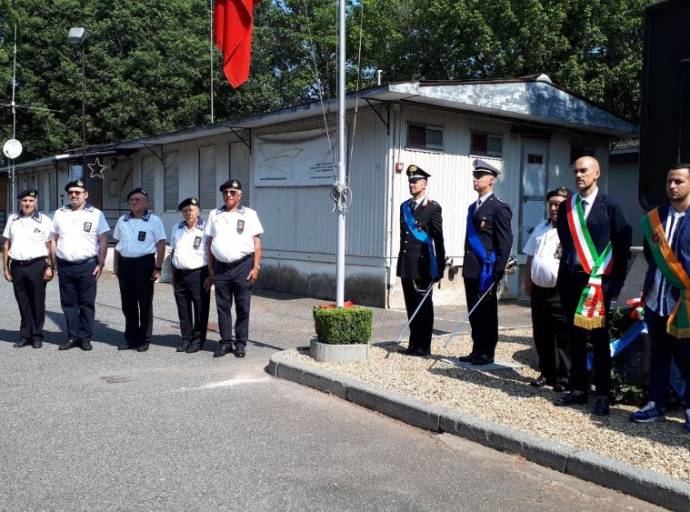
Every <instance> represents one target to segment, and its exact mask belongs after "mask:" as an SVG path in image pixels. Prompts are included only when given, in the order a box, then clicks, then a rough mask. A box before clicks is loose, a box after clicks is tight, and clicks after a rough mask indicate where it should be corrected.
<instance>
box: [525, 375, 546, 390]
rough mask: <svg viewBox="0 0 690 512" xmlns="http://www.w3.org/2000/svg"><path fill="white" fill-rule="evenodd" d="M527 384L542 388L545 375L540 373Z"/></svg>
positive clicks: (544, 383) (544, 384)
mask: <svg viewBox="0 0 690 512" xmlns="http://www.w3.org/2000/svg"><path fill="white" fill-rule="evenodd" d="M529 385H530V386H532V387H533V388H543V387H544V386H546V377H544V376H543V375H540V376H539V377H537V378H536V379H534V380H531V381H530V383H529Z"/></svg>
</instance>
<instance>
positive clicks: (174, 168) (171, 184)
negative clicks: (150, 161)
mask: <svg viewBox="0 0 690 512" xmlns="http://www.w3.org/2000/svg"><path fill="white" fill-rule="evenodd" d="M178 182H179V170H178V153H177V151H173V152H170V153H164V154H163V184H164V187H165V195H164V198H163V208H164V209H165V210H166V211H174V210H177V204H178V202H179V201H178V199H179V197H178V195H179V187H178Z"/></svg>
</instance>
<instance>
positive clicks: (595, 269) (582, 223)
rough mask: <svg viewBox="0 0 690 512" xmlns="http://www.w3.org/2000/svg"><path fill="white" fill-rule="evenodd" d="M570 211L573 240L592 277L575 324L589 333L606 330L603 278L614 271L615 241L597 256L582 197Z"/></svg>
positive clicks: (577, 197)
mask: <svg viewBox="0 0 690 512" xmlns="http://www.w3.org/2000/svg"><path fill="white" fill-rule="evenodd" d="M566 211H567V216H568V227H569V228H570V234H571V235H572V237H573V242H574V244H575V249H576V250H577V254H578V256H579V257H580V262H582V268H583V269H584V271H585V272H586V273H587V274H589V281H587V286H585V288H584V290H582V294H581V295H580V302H579V303H578V305H577V309H576V310H575V318H574V320H573V323H574V324H575V325H576V326H578V327H582V328H583V329H588V330H591V329H597V328H599V327H605V326H606V308H605V306H604V292H603V290H602V288H601V279H602V276H603V275H606V274H608V273H609V272H610V271H611V265H612V263H613V258H612V254H611V242H609V243H608V244H606V247H605V248H604V250H603V251H602V252H601V254H599V253H597V248H596V247H595V245H594V242H592V237H591V236H590V235H589V229H587V222H586V220H585V212H584V210H583V208H582V199H581V198H580V194H574V195H573V197H572V198H571V199H570V200H569V201H568V203H567V204H566Z"/></svg>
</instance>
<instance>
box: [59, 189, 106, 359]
mask: <svg viewBox="0 0 690 512" xmlns="http://www.w3.org/2000/svg"><path fill="white" fill-rule="evenodd" d="M65 192H66V193H67V195H68V196H69V204H67V205H65V206H63V207H62V208H60V209H58V210H57V211H56V212H55V215H54V216H53V237H54V239H55V242H56V244H57V245H56V247H55V257H56V260H57V267H56V268H57V270H58V277H59V279H58V281H59V283H60V304H61V305H62V311H63V312H64V313H65V320H66V323H67V342H66V343H63V344H62V345H60V346H59V347H58V348H59V350H68V349H71V348H74V347H81V349H82V350H91V349H92V348H93V347H92V346H91V339H92V337H93V323H94V317H95V313H96V290H97V288H96V283H97V282H98V278H99V277H100V275H101V272H103V265H104V264H105V255H106V253H107V251H108V238H107V236H106V234H107V233H108V231H109V230H110V227H109V226H108V223H107V222H106V220H105V216H104V215H103V212H102V211H100V210H99V209H98V208H94V207H93V206H92V205H91V204H89V203H88V202H87V199H88V198H89V193H88V191H87V190H86V185H85V184H84V182H83V181H82V180H75V181H70V182H69V183H67V185H65Z"/></svg>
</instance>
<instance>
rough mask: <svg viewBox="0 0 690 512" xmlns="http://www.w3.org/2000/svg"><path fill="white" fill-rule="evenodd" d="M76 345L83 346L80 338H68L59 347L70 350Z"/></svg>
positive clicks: (59, 348)
mask: <svg viewBox="0 0 690 512" xmlns="http://www.w3.org/2000/svg"><path fill="white" fill-rule="evenodd" d="M75 347H81V342H80V341H79V340H67V341H66V342H65V343H63V344H62V345H60V346H59V347H58V350H69V349H71V348H75Z"/></svg>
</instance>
